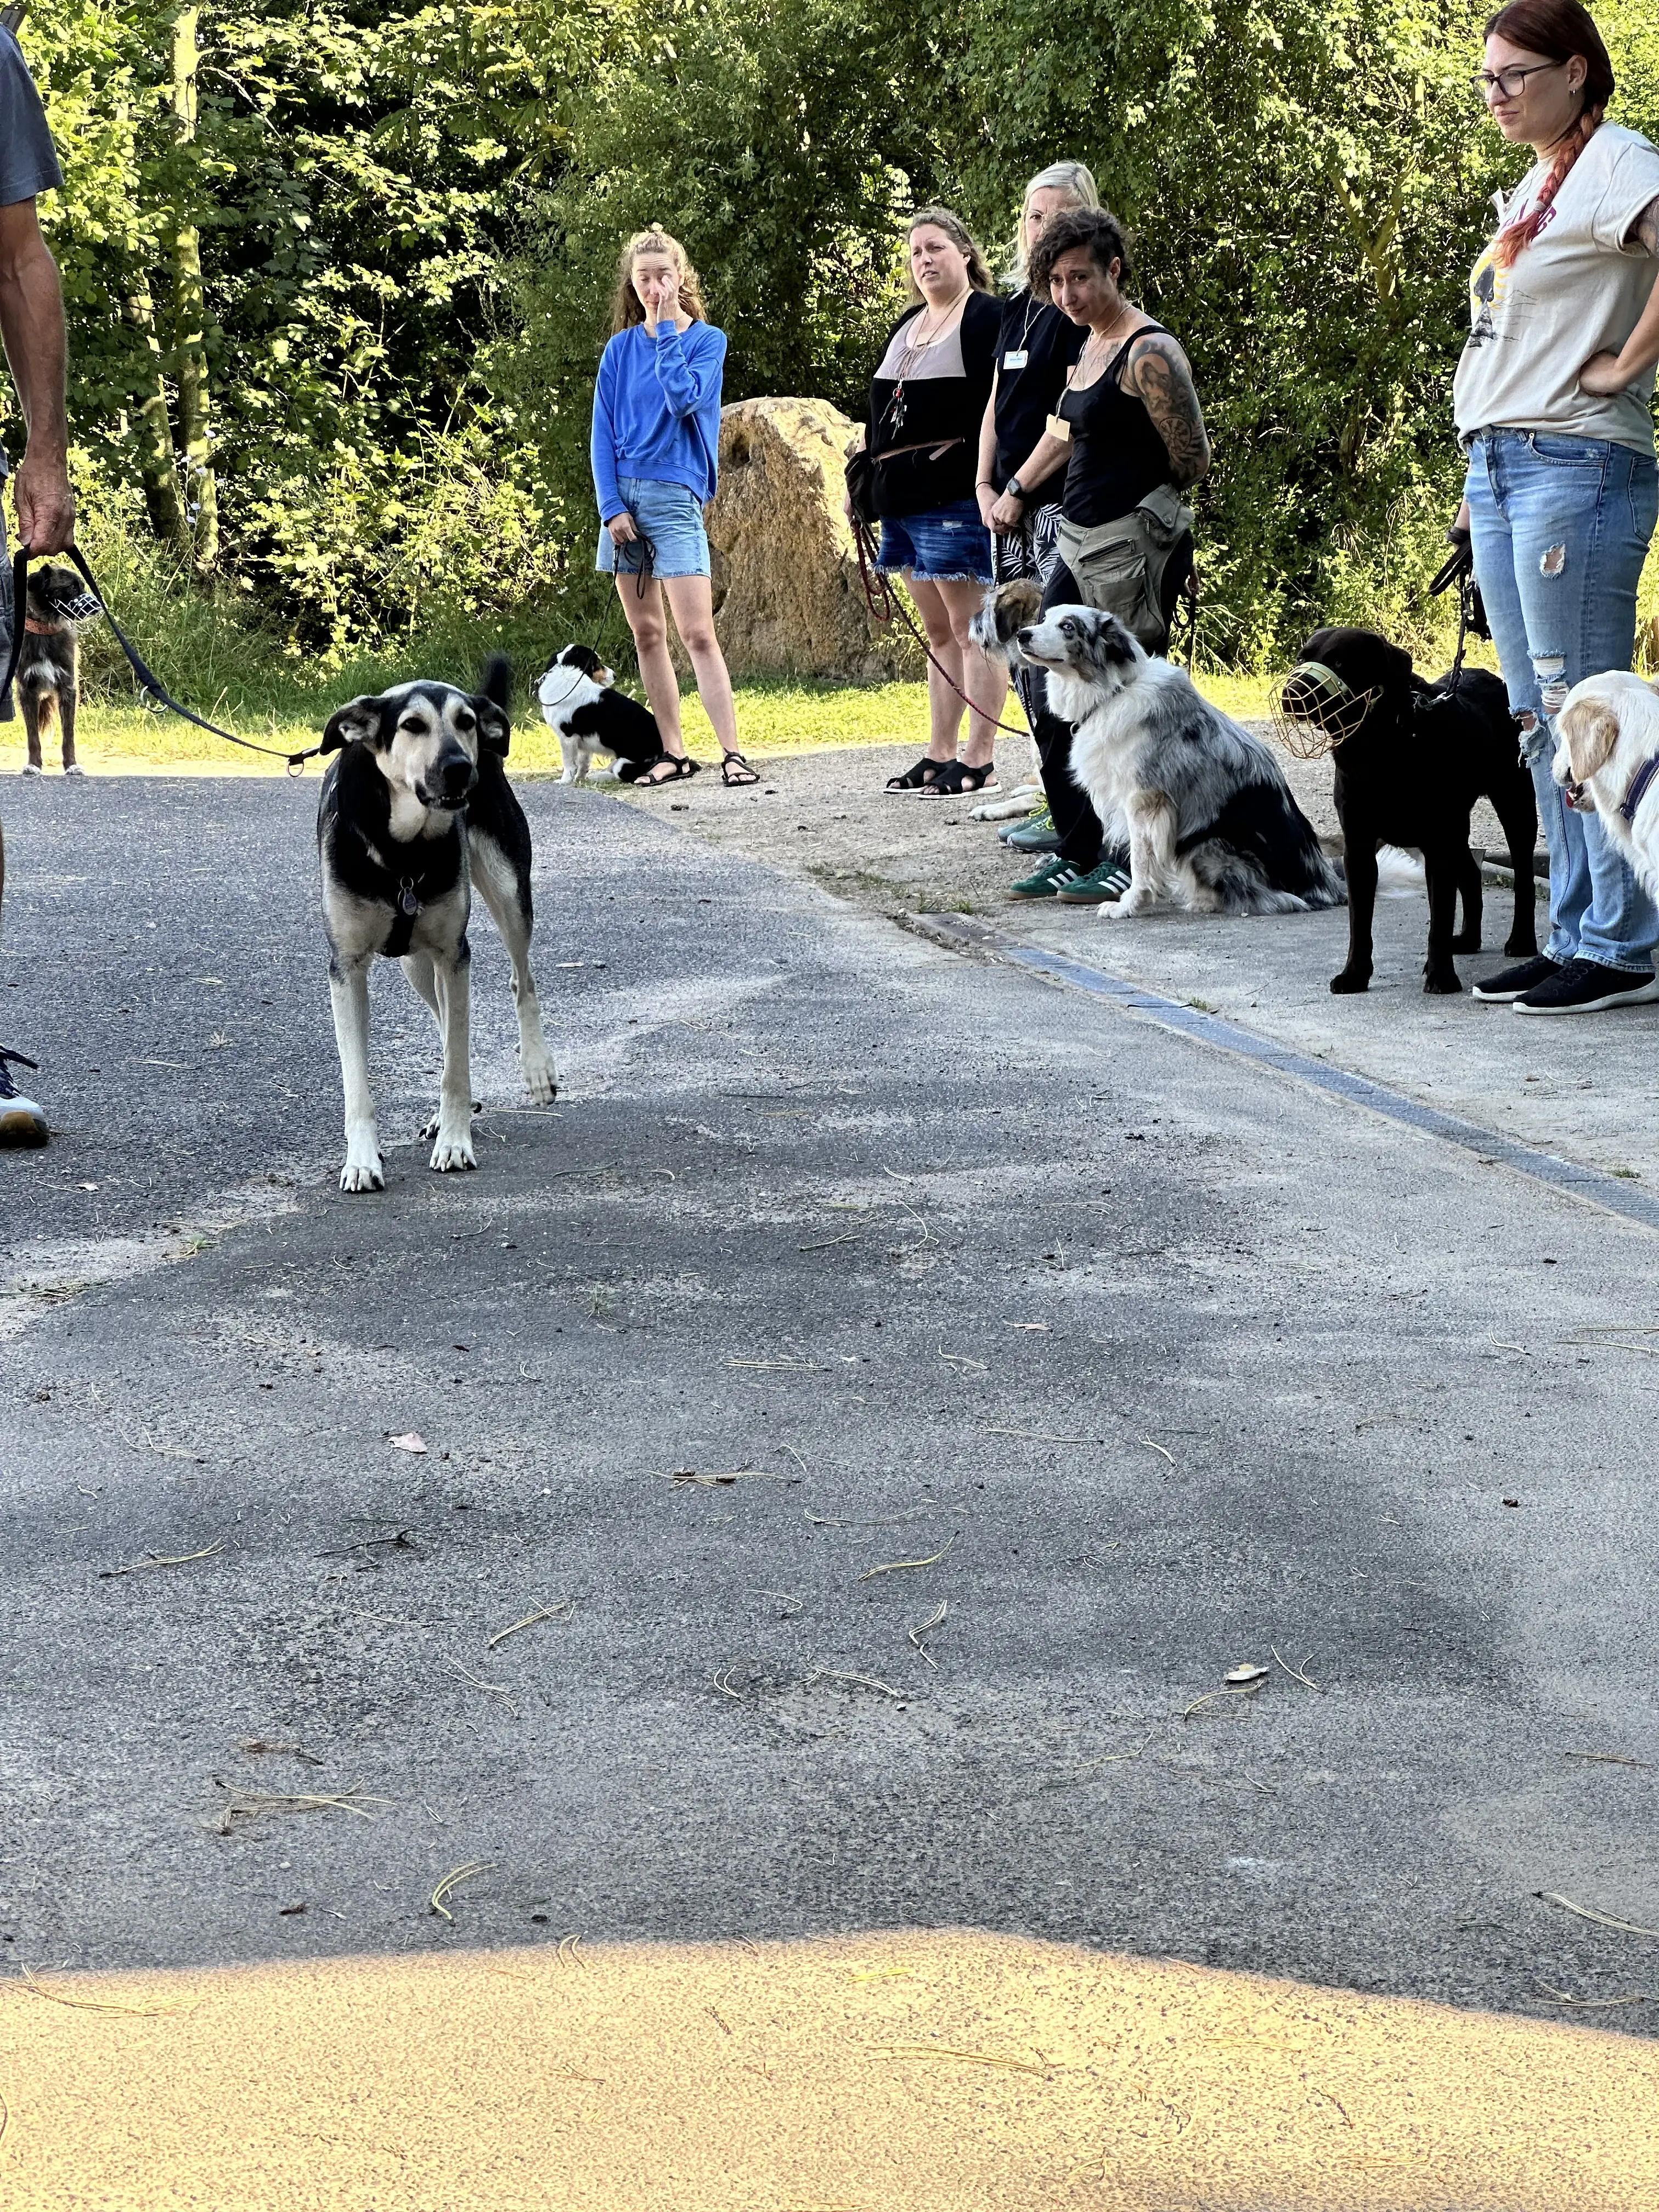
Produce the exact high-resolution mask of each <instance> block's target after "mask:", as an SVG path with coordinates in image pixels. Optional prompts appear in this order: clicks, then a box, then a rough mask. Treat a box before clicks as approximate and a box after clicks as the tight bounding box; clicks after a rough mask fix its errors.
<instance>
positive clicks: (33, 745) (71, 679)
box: [16, 561, 98, 775]
mask: <svg viewBox="0 0 1659 2212" xmlns="http://www.w3.org/2000/svg"><path fill="white" fill-rule="evenodd" d="M97 613H98V602H97V601H96V600H95V599H88V595H87V592H86V591H85V588H84V587H83V586H82V582H81V579H80V577H79V576H78V575H77V574H76V572H75V570H74V569H73V568H70V566H69V565H68V563H67V562H62V561H48V562H44V563H43V564H42V565H41V566H40V568H31V569H30V571H29V585H28V605H27V608H26V609H25V610H24V619H23V648H22V651H21V653H19V654H18V656H17V679H16V684H17V704H18V707H19V708H20V709H21V713H22V716H23V731H24V734H25V736H26V737H27V739H28V759H27V763H25V765H24V769H23V774H24V775H42V774H43V773H44V772H45V768H46V761H45V757H44V755H43V754H42V752H41V749H40V745H41V738H42V735H43V733H45V732H50V730H51V728H52V716H53V714H56V715H57V718H58V737H59V738H60V740H61V741H62V744H63V749H64V775H85V774H86V770H85V769H83V768H82V766H81V764H80V763H79V762H78V761H77V760H76V757H75V713H76V708H77V707H78V706H79V705H80V703H81V637H80V633H81V631H82V629H84V628H85V627H86V625H87V623H88V622H92V621H94V620H95V619H96V617H97Z"/></svg>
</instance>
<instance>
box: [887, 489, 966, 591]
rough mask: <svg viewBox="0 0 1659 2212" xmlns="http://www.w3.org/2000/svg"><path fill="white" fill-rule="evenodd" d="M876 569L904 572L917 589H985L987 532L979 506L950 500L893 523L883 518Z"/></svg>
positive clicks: (905, 516) (961, 500) (958, 500)
mask: <svg viewBox="0 0 1659 2212" xmlns="http://www.w3.org/2000/svg"><path fill="white" fill-rule="evenodd" d="M876 566H877V568H884V569H886V570H888V571H889V572H891V571H892V570H893V569H895V568H904V569H908V572H909V574H911V575H913V576H914V577H915V579H916V580H917V581H918V582H919V583H923V584H958V583H960V584H988V583H989V582H990V580H991V533H990V532H989V531H988V530H987V528H986V527H985V525H984V524H983V523H982V522H981V520H980V517H979V502H978V501H976V500H971V499H953V500H951V501H950V503H949V504H948V505H947V506H945V507H929V508H927V511H926V513H922V514H907V515H904V516H903V517H902V518H901V519H900V520H898V521H893V520H890V519H889V518H888V517H886V516H884V517H883V518H882V525H881V551H880V553H879V554H878V556H877V559H876Z"/></svg>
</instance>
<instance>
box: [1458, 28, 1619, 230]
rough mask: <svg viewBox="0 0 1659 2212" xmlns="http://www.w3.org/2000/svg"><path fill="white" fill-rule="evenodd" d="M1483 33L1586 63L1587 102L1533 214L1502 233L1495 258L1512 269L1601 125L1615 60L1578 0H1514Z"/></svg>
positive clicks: (1552, 166) (1542, 187)
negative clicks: (1613, 60)
mask: <svg viewBox="0 0 1659 2212" xmlns="http://www.w3.org/2000/svg"><path fill="white" fill-rule="evenodd" d="M1484 35H1485V36H1486V38H1488V39H1491V38H1500V39H1507V40H1509V41H1510V44H1511V45H1512V46H1520V47H1522V48H1523V49H1524V50H1525V51H1526V52H1528V53H1534V54H1542V55H1543V56H1544V57H1545V58H1546V59H1547V60H1548V61H1553V62H1568V61H1571V60H1573V59H1574V58H1577V59H1578V60H1580V61H1582V62H1583V64H1584V105H1583V107H1582V108H1581V109H1580V110H1579V112H1578V119H1577V122H1576V123H1575V124H1574V125H1573V126H1572V128H1571V130H1570V131H1568V132H1567V134H1566V136H1565V137H1564V138H1563V139H1562V140H1561V142H1560V143H1559V145H1558V146H1557V148H1556V149H1555V159H1554V160H1553V161H1552V162H1551V164H1550V167H1549V173H1548V174H1547V176H1546V177H1545V179H1544V181H1543V183H1542V184H1541V185H1540V186H1539V188H1538V195H1537V197H1536V198H1535V199H1534V202H1533V204H1532V207H1531V210H1529V212H1528V214H1526V215H1525V216H1522V218H1521V220H1520V221H1519V222H1511V223H1505V224H1504V228H1502V229H1501V230H1500V231H1499V232H1498V245H1497V250H1496V252H1494V253H1493V255H1492V259H1493V261H1494V262H1495V263H1496V264H1497V265H1498V268H1500V269H1511V268H1513V267H1514V265H1515V263H1516V260H1517V258H1519V256H1520V255H1521V254H1522V252H1524V251H1525V250H1526V248H1527V247H1528V246H1530V245H1531V244H1532V242H1533V240H1534V238H1536V237H1537V235H1538V234H1539V232H1540V231H1541V230H1542V229H1543V228H1544V225H1545V223H1546V222H1547V221H1548V220H1549V211H1550V209H1551V207H1552V206H1553V204H1554V201H1555V196H1556V194H1557V193H1558V192H1559V191H1560V189H1561V187H1562V185H1564V184H1565V182H1566V181H1567V179H1568V177H1569V176H1570V175H1571V173H1572V168H1573V165H1574V163H1575V162H1576V161H1577V159H1578V157H1579V155H1581V154H1582V153H1583V150H1584V149H1585V147H1586V146H1588V145H1589V142H1590V140H1591V139H1592V138H1593V137H1595V133H1596V131H1598V130H1599V129H1600V127H1601V120H1602V118H1603V117H1604V116H1605V115H1606V113H1607V102H1608V100H1611V99H1612V97H1613V64H1612V62H1611V60H1610V59H1609V58H1608V56H1607V47H1606V46H1604V45H1603V44H1602V40H1601V33H1600V32H1599V31H1598V30H1597V29H1596V27H1595V21H1594V19H1593V18H1592V17H1591V15H1590V14H1589V10H1588V9H1584V8H1582V7H1580V6H1579V4H1578V0H1511V4H1510V6H1509V7H1507V8H1500V9H1498V13H1497V14H1496V15H1494V16H1493V17H1492V20H1491V21H1490V22H1488V24H1487V25H1486V32H1485V33H1484Z"/></svg>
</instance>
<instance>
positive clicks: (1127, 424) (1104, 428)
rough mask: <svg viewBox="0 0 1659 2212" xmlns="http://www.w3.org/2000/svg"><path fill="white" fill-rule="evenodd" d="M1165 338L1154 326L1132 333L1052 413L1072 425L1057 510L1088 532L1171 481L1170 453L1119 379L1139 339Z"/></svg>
mask: <svg viewBox="0 0 1659 2212" xmlns="http://www.w3.org/2000/svg"><path fill="white" fill-rule="evenodd" d="M1154 331H1156V332H1157V334H1158V336H1159V337H1167V336H1168V335H1169V333H1168V332H1167V331H1164V329H1163V327H1162V325H1159V324H1158V323H1147V324H1145V325H1143V326H1142V327H1141V328H1140V329H1139V330H1138V331H1131V332H1130V334H1129V336H1128V337H1127V338H1126V339H1125V340H1124V342H1123V343H1122V344H1121V346H1120V347H1119V348H1118V349H1117V351H1116V352H1115V354H1114V355H1113V356H1112V358H1111V360H1110V361H1109V362H1108V363H1107V365H1106V367H1105V368H1104V369H1103V371H1102V372H1101V374H1099V375H1098V376H1097V378H1096V379H1095V380H1094V382H1093V383H1092V384H1091V385H1087V386H1085V388H1084V389H1083V390H1082V391H1081V392H1070V391H1068V392H1065V393H1064V394H1063V395H1062V397H1061V398H1060V405H1059V407H1058V408H1057V409H1056V410H1055V412H1056V413H1057V414H1059V415H1060V416H1061V418H1062V419H1063V420H1064V421H1065V422H1068V423H1069V424H1070V425H1071V429H1072V458H1071V459H1070V461H1069V462H1068V463H1067V465H1066V489H1065V491H1064V492H1063V493H1062V495H1061V496H1060V513H1062V514H1063V515H1064V516H1065V518H1066V520H1067V522H1075V523H1077V524H1079V526H1081V527H1083V528H1085V529H1088V528H1091V527H1092V526H1094V525H1095V524H1097V523H1102V522H1115V521H1116V520H1117V519H1118V517H1119V516H1120V515H1121V514H1133V512H1134V510H1135V508H1136V507H1139V504H1140V502H1141V501H1142V500H1143V499H1145V498H1146V495H1147V493H1148V492H1149V491H1156V490H1157V489H1158V486H1159V484H1162V483H1168V482H1169V481H1170V451H1169V447H1167V446H1166V445H1165V444H1164V441H1163V439H1162V438H1161V437H1160V436H1159V435H1158V425H1157V424H1156V423H1155V422H1153V420H1152V416H1150V415H1149V414H1148V413H1147V412H1146V401H1145V400H1144V399H1142V398H1139V396H1138V395H1137V394H1136V393H1134V392H1126V391H1125V390H1124V389H1123V387H1122V386H1121V384H1120V383H1119V382H1118V374H1119V371H1120V370H1121V368H1122V367H1123V364H1124V362H1125V361H1126V360H1127V358H1128V353H1129V349H1130V347H1131V346H1132V345H1133V344H1134V343H1136V341H1137V340H1138V339H1140V338H1144V337H1151V336H1152V334H1153V332H1154Z"/></svg>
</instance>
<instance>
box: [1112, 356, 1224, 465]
mask: <svg viewBox="0 0 1659 2212" xmlns="http://www.w3.org/2000/svg"><path fill="white" fill-rule="evenodd" d="M1129 381H1130V383H1131V384H1132V385H1133V387H1134V389H1135V391H1136V392H1137V393H1139V397H1140V398H1141V399H1142V401H1143V402H1144V403H1145V404H1146V412H1147V413H1148V414H1149V415H1150V416H1152V422H1153V423H1154V425H1155V427H1156V428H1157V430H1158V435H1159V437H1160V438H1162V439H1163V441H1164V446H1165V447H1166V448H1167V450H1168V452H1169V456H1170V482H1171V483H1173V484H1175V485H1176V487H1177V488H1178V489H1181V490H1182V491H1185V490H1186V489H1188V487H1189V486H1191V485H1193V484H1195V483H1197V482H1198V480H1199V478H1200V477H1201V476H1202V475H1203V474H1204V471H1206V469H1207V468H1208V467H1209V465H1210V439H1209V434H1208V432H1207V431H1206V429H1205V428H1204V410H1203V409H1202V408H1201V407H1200V405H1199V404H1198V393H1197V392H1195V391H1194V388H1193V373H1192V370H1191V369H1190V368H1188V366H1187V356H1186V355H1185V354H1184V353H1182V350H1181V348H1180V347H1179V346H1178V345H1177V344H1176V342H1175V340H1174V339H1173V338H1171V337H1161V336H1160V337H1147V338H1146V339H1142V340H1137V342H1136V344H1135V348H1134V350H1133V353H1131V355H1130V356H1129Z"/></svg>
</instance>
